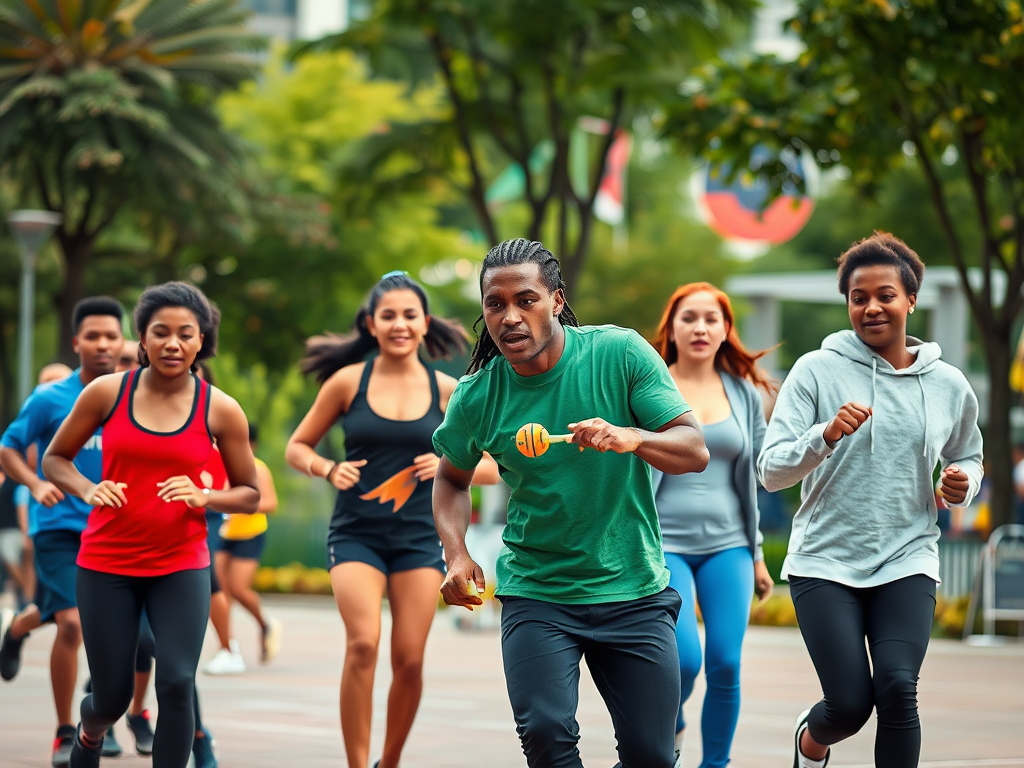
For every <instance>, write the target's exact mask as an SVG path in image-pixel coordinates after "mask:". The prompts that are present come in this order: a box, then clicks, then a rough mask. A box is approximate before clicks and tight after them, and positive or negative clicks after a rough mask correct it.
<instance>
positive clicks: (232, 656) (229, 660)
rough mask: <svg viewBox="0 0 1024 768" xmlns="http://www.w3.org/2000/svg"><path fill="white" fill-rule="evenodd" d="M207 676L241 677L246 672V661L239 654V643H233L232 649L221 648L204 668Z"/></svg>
mask: <svg viewBox="0 0 1024 768" xmlns="http://www.w3.org/2000/svg"><path fill="white" fill-rule="evenodd" d="M203 672H204V673H205V674H207V675H240V674H242V673H243V672H245V659H243V658H242V654H241V653H239V652H238V643H237V642H235V641H234V640H232V641H231V648H230V649H228V648H221V649H220V650H219V651H217V655H216V656H214V657H213V658H212V659H210V663H209V664H207V665H206V666H205V667H203Z"/></svg>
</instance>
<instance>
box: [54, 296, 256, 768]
mask: <svg viewBox="0 0 1024 768" xmlns="http://www.w3.org/2000/svg"><path fill="white" fill-rule="evenodd" d="M218 320H219V314H218V312H217V311H216V309H214V308H213V307H212V306H211V305H210V304H209V302H208V301H207V300H206V297H205V296H204V295H203V294H202V292H201V291H199V290H198V289H197V288H195V287H193V286H191V285H188V284H186V283H165V284H163V285H159V286H155V287H151V288H148V289H147V290H146V291H145V292H144V293H143V294H142V296H141V297H140V298H139V303H138V305H137V306H136V308H135V326H136V331H137V333H138V336H139V340H140V342H139V343H140V358H141V361H142V367H141V368H139V369H138V370H136V371H129V372H127V373H123V374H111V375H109V376H103V377H100V378H99V379H97V380H96V381H94V382H93V383H92V384H90V385H89V386H88V387H86V389H85V391H83V392H82V394H81V395H80V397H79V399H78V401H77V402H76V403H75V407H74V409H73V410H72V411H71V414H70V415H69V416H68V418H67V419H66V420H65V421H64V424H63V425H62V426H61V428H60V429H59V430H58V432H57V434H56V436H55V437H54V439H53V442H51V443H50V448H49V450H48V451H47V452H46V456H45V457H44V458H43V471H44V473H45V474H46V476H47V477H48V478H49V479H50V480H51V482H53V483H54V484H55V485H57V486H58V487H59V488H61V490H63V491H64V492H65V493H72V494H74V495H76V496H78V497H79V498H81V499H84V500H85V501H86V502H88V503H89V504H91V505H92V506H93V507H94V509H93V511H92V513H91V515H90V516H89V522H88V525H87V527H86V530H85V532H84V533H83V534H82V547H81V550H80V551H79V557H78V584H77V592H78V598H79V613H80V615H81V621H82V636H83V639H84V641H85V650H86V654H87V656H88V658H89V668H90V670H91V672H92V688H93V692H92V694H91V695H89V696H86V697H85V699H83V700H82V722H81V723H80V724H79V727H78V733H77V735H76V737H75V743H74V747H73V749H72V754H71V765H72V766H76V768H86V767H88V768H93V767H94V766H98V765H99V760H100V752H99V748H100V744H101V743H102V740H103V734H104V733H105V732H106V730H107V728H108V727H109V726H110V725H112V724H113V723H114V722H115V721H116V720H118V719H119V718H120V716H121V715H122V714H123V713H124V711H125V709H126V708H127V706H128V704H129V702H130V701H131V697H132V688H133V677H134V675H133V673H134V660H135V648H136V644H137V642H138V634H139V619H140V616H141V614H142V610H143V608H145V609H146V612H147V615H148V616H149V621H150V624H151V625H152V627H153V635H154V636H155V638H156V659H157V665H156V695H157V702H158V704H159V707H160V717H159V721H158V722H157V729H156V736H155V739H154V745H153V768H184V766H185V765H186V764H187V763H188V759H189V755H190V754H191V752H192V742H193V737H194V733H195V721H194V715H193V709H192V697H193V691H194V686H195V674H196V667H197V666H198V664H199V653H200V651H201V650H202V645H203V637H204V635H205V633H206V621H207V616H208V613H209V606H210V575H209V567H210V553H209V550H208V549H207V545H206V520H205V515H204V511H205V508H206V505H207V503H210V504H211V505H212V506H214V507H216V509H218V510H223V511H225V512H234V513H250V514H251V513H252V512H255V511H256V507H257V505H258V504H259V498H260V494H259V487H258V483H257V480H256V467H255V464H254V463H253V456H252V451H251V450H250V448H249V441H248V438H249V431H248V424H247V421H246V418H245V414H244V413H243V412H242V409H241V408H240V407H239V405H238V403H237V402H235V401H234V400H233V399H231V398H230V397H228V396H227V395H225V394H224V393H223V392H221V391H220V390H218V389H215V388H214V387H212V386H210V385H209V384H207V383H206V382H204V381H201V380H200V379H199V378H198V377H197V376H196V375H195V373H194V371H195V366H196V363H197V361H199V360H202V359H205V358H208V357H212V356H213V354H214V352H215V350H216V339H217V323H218ZM100 426H102V427H103V442H104V446H103V480H102V481H101V482H99V483H92V482H90V481H89V480H88V479H86V478H85V477H84V476H83V475H82V474H81V473H80V472H78V470H77V469H76V468H75V466H74V464H72V462H71V460H72V459H73V458H74V456H75V454H76V453H78V451H79V449H80V448H81V447H82V446H83V445H84V444H85V442H86V440H88V439H89V437H91V436H92V434H93V433H94V432H95V431H96V429H97V428H98V427H100ZM214 440H216V441H217V444H218V447H219V448H220V452H221V456H222V458H223V460H224V467H225V469H226V470H227V475H228V478H229V480H230V482H231V487H230V489H228V490H224V491H211V490H209V489H205V488H204V487H203V483H202V481H201V479H200V472H201V471H202V469H203V467H204V466H205V464H206V462H207V460H208V458H209V455H210V452H211V450H212V446H213V441H214Z"/></svg>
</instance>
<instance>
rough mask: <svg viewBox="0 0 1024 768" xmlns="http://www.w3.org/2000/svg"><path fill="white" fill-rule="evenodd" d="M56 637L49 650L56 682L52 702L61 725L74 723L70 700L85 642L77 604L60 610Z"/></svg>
mask: <svg viewBox="0 0 1024 768" xmlns="http://www.w3.org/2000/svg"><path fill="white" fill-rule="evenodd" d="M54 618H55V619H56V622H57V637H56V638H54V641H53V648H52V649H51V650H50V684H51V685H52V686H53V704H54V707H55V708H56V710H57V724H58V725H74V724H75V723H77V722H78V718H77V717H76V718H74V719H72V718H71V704H72V702H73V701H74V698H75V683H76V682H77V681H78V649H79V647H81V645H82V623H81V620H80V619H79V617H78V609H77V608H67V609H65V610H63V611H58V612H57V614H56V616H55V617H54Z"/></svg>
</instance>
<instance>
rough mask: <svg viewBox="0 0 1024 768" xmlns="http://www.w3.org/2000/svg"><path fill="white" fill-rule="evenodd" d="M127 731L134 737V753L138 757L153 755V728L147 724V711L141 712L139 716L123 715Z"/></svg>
mask: <svg viewBox="0 0 1024 768" xmlns="http://www.w3.org/2000/svg"><path fill="white" fill-rule="evenodd" d="M125 720H127V722H128V730H129V731H131V732H132V735H133V736H134V737H135V751H136V752H138V753H139V754H140V755H152V754H153V726H152V724H151V723H150V722H149V710H148V709H144V710H142V714H140V715H132V714H128V715H125Z"/></svg>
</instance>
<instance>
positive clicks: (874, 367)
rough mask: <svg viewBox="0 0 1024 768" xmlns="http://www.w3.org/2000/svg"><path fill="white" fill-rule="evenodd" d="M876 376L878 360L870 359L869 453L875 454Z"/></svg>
mask: <svg viewBox="0 0 1024 768" xmlns="http://www.w3.org/2000/svg"><path fill="white" fill-rule="evenodd" d="M877 376H878V358H877V357H875V356H873V355H872V357H871V424H869V425H868V426H870V427H871V429H870V430H869V431H870V433H871V453H872V454H874V452H875V397H876V395H875V378H876V377H877Z"/></svg>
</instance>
